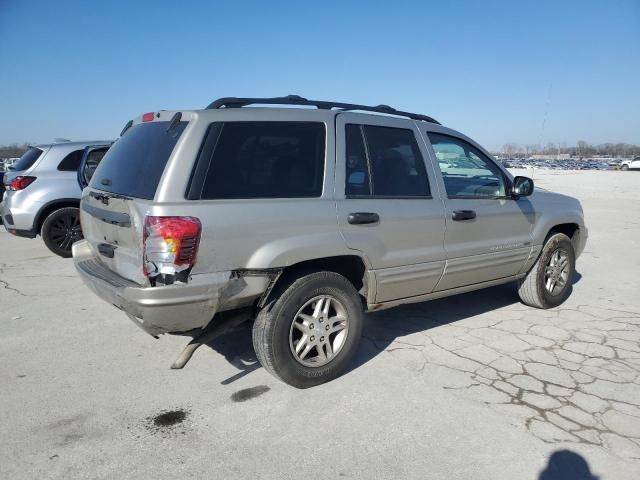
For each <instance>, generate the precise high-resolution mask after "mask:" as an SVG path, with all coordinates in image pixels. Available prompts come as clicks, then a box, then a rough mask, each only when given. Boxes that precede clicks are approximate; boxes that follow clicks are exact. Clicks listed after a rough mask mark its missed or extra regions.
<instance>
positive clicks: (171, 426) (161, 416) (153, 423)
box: [145, 408, 191, 436]
mask: <svg viewBox="0 0 640 480" xmlns="http://www.w3.org/2000/svg"><path fill="white" fill-rule="evenodd" d="M190 413H191V411H190V410H188V409H185V408H180V409H175V410H163V411H161V412H159V413H158V414H156V415H152V416H150V417H147V418H146V419H145V428H146V429H147V430H148V431H150V432H151V433H153V434H160V435H163V436H171V435H177V434H183V435H184V434H185V427H186V425H185V421H186V420H187V418H188V417H189V414H190Z"/></svg>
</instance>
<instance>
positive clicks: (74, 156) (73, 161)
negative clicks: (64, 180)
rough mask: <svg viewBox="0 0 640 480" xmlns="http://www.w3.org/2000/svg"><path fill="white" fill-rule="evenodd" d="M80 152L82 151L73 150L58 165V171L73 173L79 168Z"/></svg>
mask: <svg viewBox="0 0 640 480" xmlns="http://www.w3.org/2000/svg"><path fill="white" fill-rule="evenodd" d="M82 152H84V150H75V151H73V152H71V153H70V154H68V155H67V156H66V157H64V158H63V159H62V161H61V162H60V163H59V164H58V170H60V171H62V172H75V171H77V170H78V167H79V166H80V160H82Z"/></svg>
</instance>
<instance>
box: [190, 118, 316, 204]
mask: <svg viewBox="0 0 640 480" xmlns="http://www.w3.org/2000/svg"><path fill="white" fill-rule="evenodd" d="M325 136H326V135H325V127H324V124H323V123H317V122H228V123H224V124H223V125H222V130H221V131H220V136H219V138H218V141H217V143H216V147H215V150H214V152H213V155H212V157H211V161H210V164H209V169H208V171H207V174H206V177H205V179H204V186H203V189H202V196H201V198H203V199H228V198H305V197H319V196H320V195H321V194H322V180H323V175H324V151H325Z"/></svg>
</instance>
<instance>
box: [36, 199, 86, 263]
mask: <svg viewBox="0 0 640 480" xmlns="http://www.w3.org/2000/svg"><path fill="white" fill-rule="evenodd" d="M40 235H41V236H42V240H44V244H45V245H46V246H47V248H48V249H49V250H51V251H52V252H53V253H55V254H56V255H59V256H61V257H64V258H69V257H71V246H72V245H73V243H74V242H77V241H78V240H82V229H81V228H80V209H79V208H76V207H64V208H60V209H58V210H55V211H53V212H52V213H50V214H49V216H48V217H47V218H46V219H45V220H44V222H43V223H42V229H41V230H40Z"/></svg>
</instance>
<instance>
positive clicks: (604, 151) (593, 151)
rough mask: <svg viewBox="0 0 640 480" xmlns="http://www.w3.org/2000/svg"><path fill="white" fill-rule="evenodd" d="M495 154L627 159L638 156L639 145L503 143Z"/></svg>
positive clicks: (639, 151) (639, 152) (580, 142)
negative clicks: (605, 156)
mask: <svg viewBox="0 0 640 480" xmlns="http://www.w3.org/2000/svg"><path fill="white" fill-rule="evenodd" d="M497 153H501V154H503V155H505V156H508V157H510V158H512V157H529V156H531V155H557V154H569V155H571V156H573V157H594V156H601V155H602V156H604V155H607V156H611V157H623V156H624V157H628V156H636V155H640V145H634V144H631V143H601V144H599V145H590V144H589V143H588V142H585V141H584V140H580V141H579V142H578V143H577V144H576V146H574V147H568V146H567V144H566V143H565V142H562V143H551V142H549V143H547V144H546V145H544V146H543V145H540V144H539V143H529V144H525V145H520V144H517V143H505V144H504V145H503V146H502V151H501V152H497Z"/></svg>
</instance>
